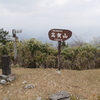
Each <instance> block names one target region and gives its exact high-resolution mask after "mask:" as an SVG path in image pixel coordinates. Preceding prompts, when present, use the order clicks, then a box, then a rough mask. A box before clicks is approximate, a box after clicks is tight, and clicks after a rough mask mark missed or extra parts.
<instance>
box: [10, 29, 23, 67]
mask: <svg viewBox="0 0 100 100" xmlns="http://www.w3.org/2000/svg"><path fill="white" fill-rule="evenodd" d="M21 32H22V30H15V29H13V30H12V34H13V38H15V41H13V44H14V65H16V63H17V48H16V40H17V36H16V33H21Z"/></svg>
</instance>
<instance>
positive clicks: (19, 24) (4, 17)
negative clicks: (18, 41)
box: [0, 0, 100, 41]
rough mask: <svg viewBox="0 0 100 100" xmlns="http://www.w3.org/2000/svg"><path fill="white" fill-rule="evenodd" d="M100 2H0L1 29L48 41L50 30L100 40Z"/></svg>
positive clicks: (18, 0) (43, 0)
mask: <svg viewBox="0 0 100 100" xmlns="http://www.w3.org/2000/svg"><path fill="white" fill-rule="evenodd" d="M99 26H100V0H0V28H4V30H7V31H9V32H10V34H11V32H12V29H17V30H19V29H22V30H23V32H22V33H19V34H20V35H19V37H21V38H25V37H29V38H30V37H31V38H34V37H35V38H36V37H48V31H49V30H50V29H53V28H58V29H68V30H71V31H72V33H73V34H75V35H77V36H79V37H81V38H82V39H83V40H87V41H88V40H91V39H92V38H93V37H98V36H100V28H99Z"/></svg>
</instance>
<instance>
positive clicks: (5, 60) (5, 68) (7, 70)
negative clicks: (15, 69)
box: [1, 55, 11, 75]
mask: <svg viewBox="0 0 100 100" xmlns="http://www.w3.org/2000/svg"><path fill="white" fill-rule="evenodd" d="M1 58H2V74H3V75H9V74H11V67H10V56H8V55H3V56H2V57H1Z"/></svg>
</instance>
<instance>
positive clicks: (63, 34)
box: [48, 29, 72, 70]
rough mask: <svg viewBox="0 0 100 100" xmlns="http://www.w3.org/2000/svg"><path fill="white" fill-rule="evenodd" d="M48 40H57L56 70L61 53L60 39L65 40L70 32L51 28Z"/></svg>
mask: <svg viewBox="0 0 100 100" xmlns="http://www.w3.org/2000/svg"><path fill="white" fill-rule="evenodd" d="M48 36H49V39H50V40H53V41H58V70H60V68H61V67H60V53H61V41H65V40H67V39H69V38H70V37H71V36H72V32H71V31H70V30H66V29H51V30H50V31H49V32H48Z"/></svg>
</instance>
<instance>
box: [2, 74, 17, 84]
mask: <svg viewBox="0 0 100 100" xmlns="http://www.w3.org/2000/svg"><path fill="white" fill-rule="evenodd" d="M15 79H16V74H10V75H0V84H2V85H5V84H9V82H12V81H14V80H15Z"/></svg>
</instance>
